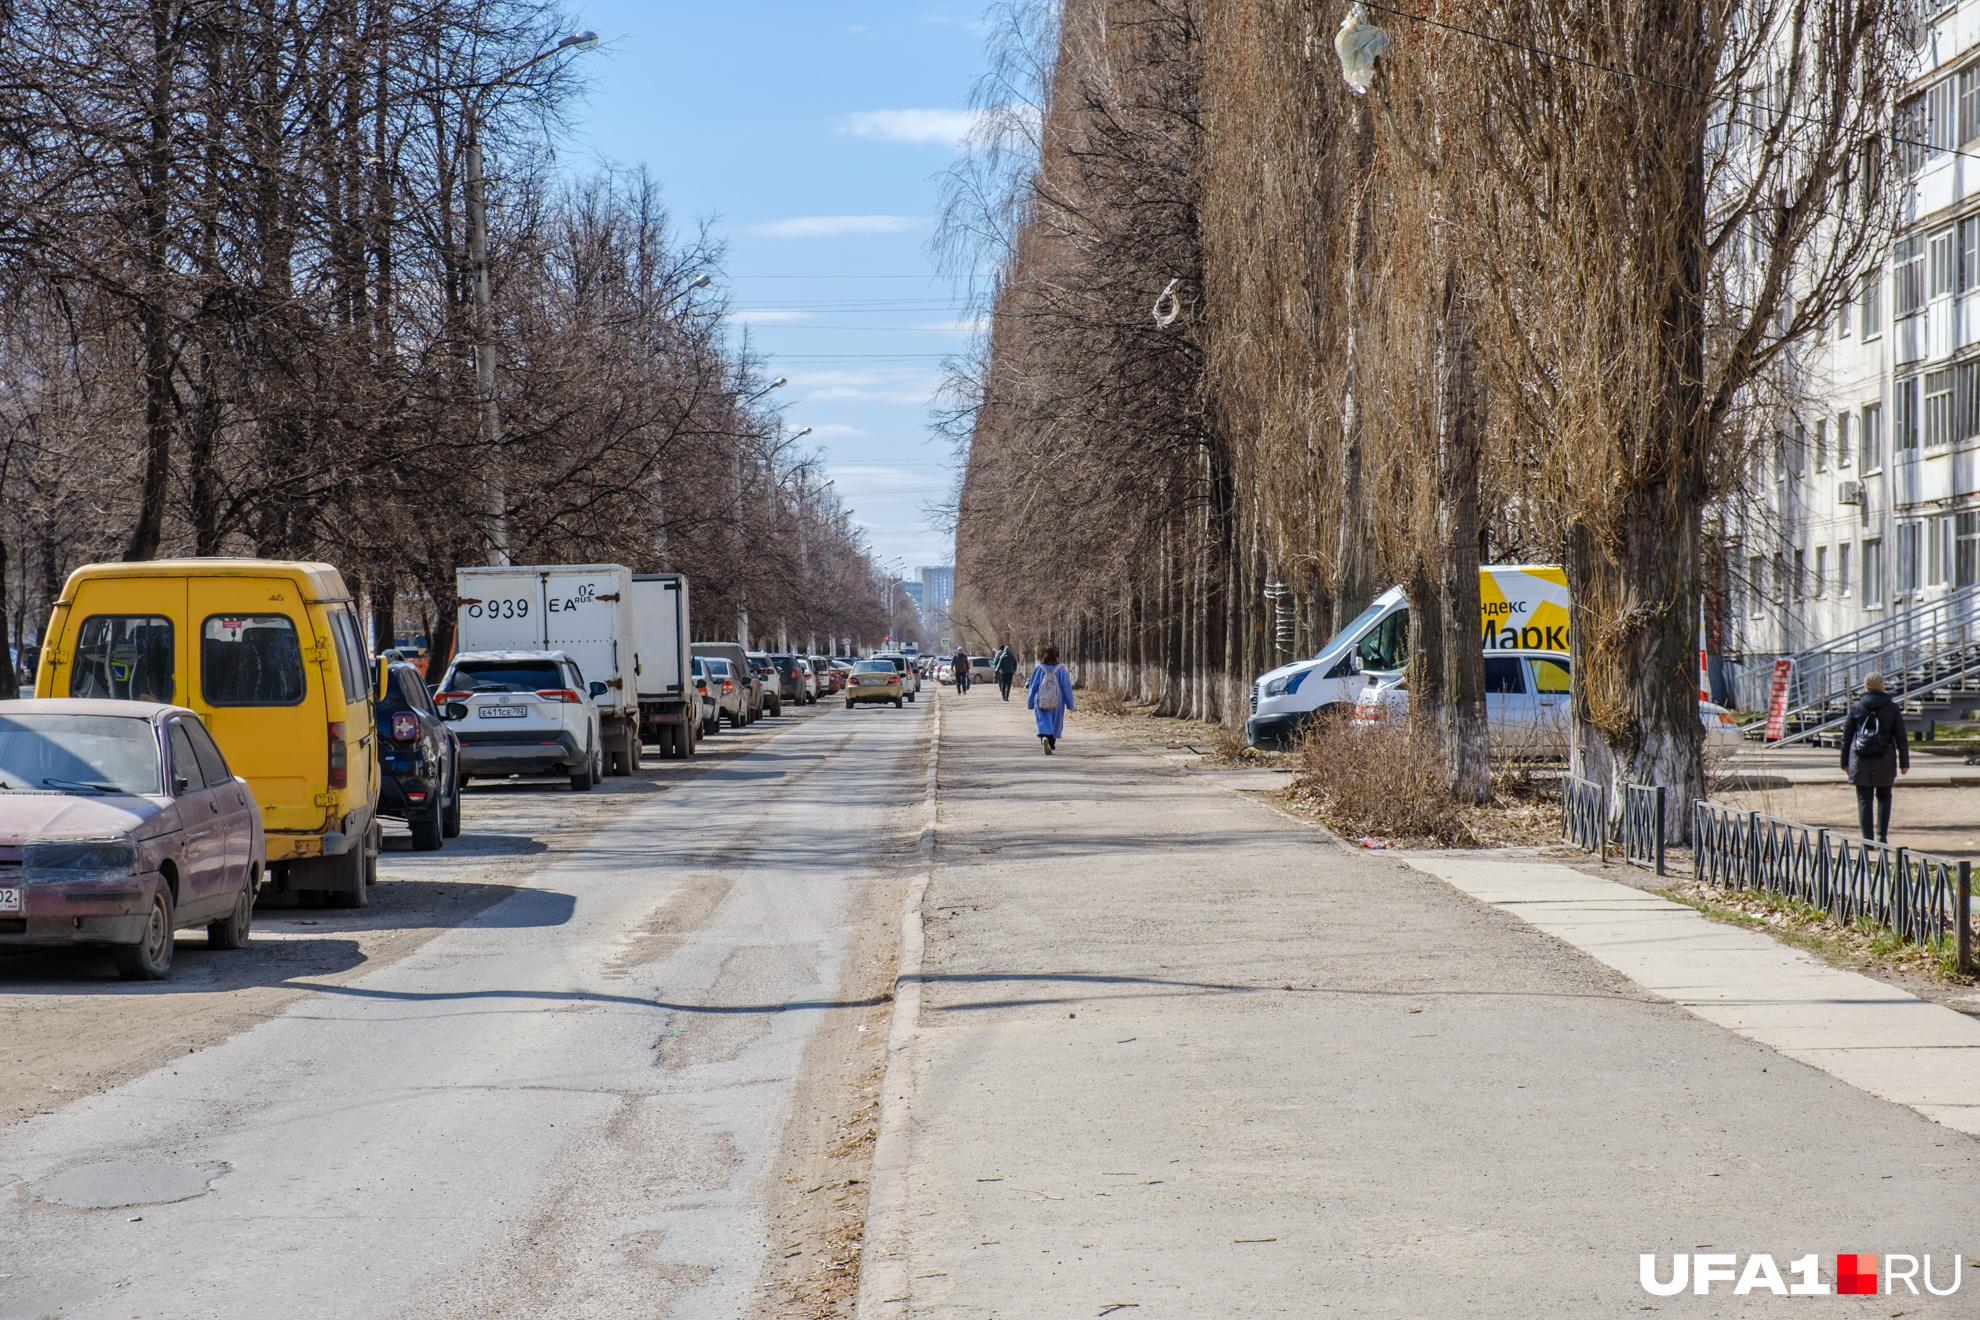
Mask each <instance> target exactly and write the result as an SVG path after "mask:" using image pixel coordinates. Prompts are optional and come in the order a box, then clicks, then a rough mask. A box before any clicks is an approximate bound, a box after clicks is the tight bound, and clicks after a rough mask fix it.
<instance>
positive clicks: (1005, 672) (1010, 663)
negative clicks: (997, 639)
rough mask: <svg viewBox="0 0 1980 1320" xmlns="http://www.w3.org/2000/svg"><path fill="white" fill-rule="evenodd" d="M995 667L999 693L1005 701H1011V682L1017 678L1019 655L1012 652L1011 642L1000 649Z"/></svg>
mask: <svg viewBox="0 0 1980 1320" xmlns="http://www.w3.org/2000/svg"><path fill="white" fill-rule="evenodd" d="M994 667H995V669H996V670H997V691H999V692H1001V693H1003V694H1004V700H1005V701H1009V700H1010V699H1011V680H1012V679H1015V678H1016V677H1017V654H1016V653H1015V652H1013V651H1012V650H1011V644H1010V643H1009V642H1005V643H1004V644H1003V646H1001V647H1000V648H998V651H997V663H996V665H995V666H994Z"/></svg>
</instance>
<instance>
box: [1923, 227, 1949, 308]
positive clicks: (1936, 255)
mask: <svg viewBox="0 0 1980 1320" xmlns="http://www.w3.org/2000/svg"><path fill="white" fill-rule="evenodd" d="M1925 251H1926V254H1927V263H1926V269H1927V276H1926V278H1927V280H1928V283H1929V286H1930V287H1928V288H1927V289H1926V294H1927V296H1929V297H1933V298H1943V297H1945V296H1946V295H1948V294H1950V293H1951V292H1952V291H1953V278H1954V276H1955V274H1956V270H1955V267H1954V264H1953V231H1952V230H1951V229H1941V230H1940V231H1939V232H1938V233H1936V234H1934V235H1932V237H1931V238H1930V239H1929V240H1927V242H1926V244H1925Z"/></svg>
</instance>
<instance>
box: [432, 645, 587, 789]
mask: <svg viewBox="0 0 1980 1320" xmlns="http://www.w3.org/2000/svg"><path fill="white" fill-rule="evenodd" d="M604 690H605V685H604V684H603V683H586V682H585V680H584V675H583V673H581V672H580V671H579V670H578V667H577V662H576V661H575V660H573V659H571V658H570V656H568V655H566V654H564V652H562V651H464V652H462V653H461V654H460V655H457V656H455V657H454V663H453V664H451V665H449V666H447V676H446V677H445V678H443V679H442V680H441V681H440V688H439V690H438V691H437V692H436V693H435V694H434V697H433V699H434V701H435V702H437V703H439V704H440V705H442V706H444V705H446V704H447V703H448V702H453V701H457V702H460V703H461V704H462V705H465V706H466V707H467V708H468V709H467V717H466V718H465V719H462V720H460V721H458V722H457V723H456V725H455V730H456V732H457V733H458V735H459V736H460V740H461V782H462V783H463V784H465V783H467V781H468V777H469V776H470V775H481V776H483V777H487V776H491V775H547V774H564V773H567V774H569V775H570V777H571V791H572V792H574V793H582V792H584V791H585V790H587V789H589V788H590V787H591V786H592V785H593V784H594V783H596V782H597V781H598V780H600V779H602V778H604V775H605V753H604V743H603V741H602V740H601V739H600V738H599V730H598V706H597V703H596V702H594V701H593V700H592V698H593V697H595V696H597V695H598V694H599V693H601V692H603V691H604Z"/></svg>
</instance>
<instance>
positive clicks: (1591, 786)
mask: <svg viewBox="0 0 1980 1320" xmlns="http://www.w3.org/2000/svg"><path fill="white" fill-rule="evenodd" d="M1561 837H1562V838H1563V839H1565V840H1566V841H1567V842H1568V843H1569V844H1570V845H1572V846H1573V847H1576V848H1579V849H1581V850H1582V851H1583V852H1592V853H1594V854H1596V855H1597V856H1598V857H1600V858H1601V859H1602V860H1603V861H1605V862H1606V861H1608V860H1609V792H1608V789H1607V787H1606V786H1605V785H1602V784H1598V783H1596V782H1595V781H1594V780H1592V779H1577V778H1576V777H1575V776H1573V775H1562V776H1561Z"/></svg>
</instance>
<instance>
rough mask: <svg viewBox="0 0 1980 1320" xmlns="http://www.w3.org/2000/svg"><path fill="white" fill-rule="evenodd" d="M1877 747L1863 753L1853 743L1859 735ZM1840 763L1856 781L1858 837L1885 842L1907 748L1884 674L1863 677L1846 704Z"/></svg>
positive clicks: (1906, 761) (1907, 757)
mask: <svg viewBox="0 0 1980 1320" xmlns="http://www.w3.org/2000/svg"><path fill="white" fill-rule="evenodd" d="M1859 734H1861V735H1862V740H1863V741H1865V742H1866V743H1869V744H1871V745H1873V746H1875V745H1877V744H1881V750H1879V751H1872V752H1865V751H1860V750H1858V748H1857V745H1856V744H1857V742H1858V735H1859ZM1842 768H1843V769H1844V770H1846V771H1847V772H1848V773H1849V782H1850V783H1852V784H1854V785H1856V821H1857V824H1858V825H1860V826H1861V827H1862V829H1863V837H1864V838H1866V839H1875V840H1876V841H1877V842H1879V843H1888V842H1889V841H1890V833H1891V785H1893V784H1895V783H1896V782H1897V777H1898V775H1899V774H1900V773H1902V774H1907V775H1908V774H1910V773H1911V747H1910V745H1909V743H1908V742H1907V738H1906V734H1905V731H1904V712H1903V711H1902V710H1899V709H1898V704H1897V702H1895V701H1892V700H1891V697H1890V694H1889V693H1887V692H1885V691H1884V676H1883V675H1882V674H1871V675H1870V676H1869V677H1867V678H1865V679H1864V680H1863V695H1862V696H1860V697H1858V698H1857V699H1856V700H1855V701H1853V702H1851V703H1850V707H1849V718H1848V719H1847V720H1845V721H1844V722H1843V736H1842ZM1873 798H1874V799H1875V802H1876V808H1877V820H1876V825H1877V828H1876V832H1875V833H1872V832H1871V829H1870V824H1871V822H1870V807H1871V802H1872V799H1873Z"/></svg>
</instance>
